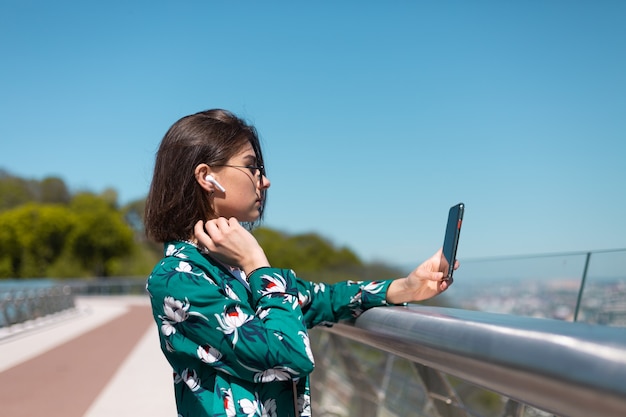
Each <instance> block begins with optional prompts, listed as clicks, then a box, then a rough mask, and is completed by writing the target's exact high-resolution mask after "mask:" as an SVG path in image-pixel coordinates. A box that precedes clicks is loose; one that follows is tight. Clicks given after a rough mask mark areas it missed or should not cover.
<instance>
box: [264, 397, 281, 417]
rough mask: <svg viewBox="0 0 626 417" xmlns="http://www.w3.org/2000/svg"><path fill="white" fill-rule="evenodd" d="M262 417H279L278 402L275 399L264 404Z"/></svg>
mask: <svg viewBox="0 0 626 417" xmlns="http://www.w3.org/2000/svg"><path fill="white" fill-rule="evenodd" d="M261 417H278V414H277V413H276V400H275V399H274V398H270V399H269V400H267V401H265V402H264V403H263V407H262V410H261Z"/></svg>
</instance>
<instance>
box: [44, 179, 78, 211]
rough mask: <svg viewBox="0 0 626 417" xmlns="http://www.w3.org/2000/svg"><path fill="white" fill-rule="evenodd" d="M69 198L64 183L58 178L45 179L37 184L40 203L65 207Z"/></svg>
mask: <svg viewBox="0 0 626 417" xmlns="http://www.w3.org/2000/svg"><path fill="white" fill-rule="evenodd" d="M70 198H71V195H70V192H69V190H68V189H67V186H66V185H65V182H64V181H63V180H62V179H60V178H57V177H47V178H44V179H43V180H42V181H41V182H40V183H39V201H40V202H41V203H44V204H65V205H67V204H68V203H69V202H70Z"/></svg>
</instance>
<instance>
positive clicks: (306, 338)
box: [298, 331, 315, 364]
mask: <svg viewBox="0 0 626 417" xmlns="http://www.w3.org/2000/svg"><path fill="white" fill-rule="evenodd" d="M298 335H300V337H301V338H302V342H304V350H305V351H306V355H307V356H308V357H309V360H310V361H311V363H313V364H314V363H315V358H313V351H312V350H311V343H310V341H309V335H308V334H307V333H306V332H303V331H299V332H298Z"/></svg>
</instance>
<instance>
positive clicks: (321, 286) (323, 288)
mask: <svg viewBox="0 0 626 417" xmlns="http://www.w3.org/2000/svg"><path fill="white" fill-rule="evenodd" d="M324 291H326V285H325V284H324V283H323V282H321V283H319V284H314V285H313V292H314V293H315V294H317V293H319V292H324Z"/></svg>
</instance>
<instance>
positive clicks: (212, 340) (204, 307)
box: [147, 257, 314, 382]
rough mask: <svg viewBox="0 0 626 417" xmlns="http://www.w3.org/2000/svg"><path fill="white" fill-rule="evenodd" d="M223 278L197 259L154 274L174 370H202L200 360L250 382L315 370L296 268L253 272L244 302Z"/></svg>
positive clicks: (168, 264) (174, 262)
mask: <svg viewBox="0 0 626 417" xmlns="http://www.w3.org/2000/svg"><path fill="white" fill-rule="evenodd" d="M216 270H217V269H216ZM223 274H227V273H226V272H223ZM218 278H219V279H216V278H215V277H212V276H211V274H209V273H208V272H207V271H206V270H205V269H204V268H200V267H199V266H198V265H197V264H195V263H193V262H188V261H187V260H185V259H175V258H173V257H170V258H165V260H164V261H163V262H162V263H161V264H160V266H159V267H158V268H156V269H155V271H153V274H152V275H151V276H150V278H149V279H148V285H147V289H148V292H149V293H150V296H151V301H152V308H153V314H154V318H155V320H156V322H157V325H158V326H159V329H160V338H161V345H162V349H163V350H164V352H165V353H166V356H167V357H168V360H170V363H171V364H173V366H174V364H175V366H174V370H175V371H177V372H182V371H184V370H185V369H197V364H198V360H200V361H202V362H204V363H206V364H207V365H209V366H211V367H212V368H213V369H215V370H216V371H218V372H224V373H226V374H229V375H233V376H236V377H237V378H240V379H244V380H248V381H251V382H270V381H281V380H290V379H295V378H299V377H302V376H305V375H307V374H309V373H310V372H312V370H313V367H314V362H313V355H312V353H311V349H310V346H309V339H308V334H307V331H306V326H305V323H304V319H303V313H302V310H301V308H300V305H299V303H298V289H297V287H298V286H297V278H296V277H295V275H294V273H293V272H292V271H290V270H285V269H278V268H261V269H259V270H257V271H254V272H253V273H252V274H251V276H250V277H249V283H250V290H251V293H250V296H249V298H247V299H245V300H241V299H240V298H239V296H238V295H237V294H236V293H235V292H234V291H232V289H230V288H229V287H228V285H225V284H224V283H225V282H227V281H226V280H223V279H221V278H223V277H218ZM231 281H232V280H231ZM177 368H178V369H177ZM194 377H195V376H194ZM203 377H206V375H204V376H203ZM198 378H199V376H198Z"/></svg>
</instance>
